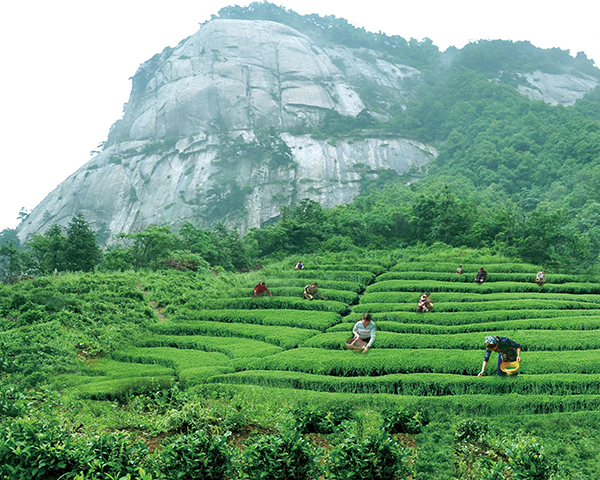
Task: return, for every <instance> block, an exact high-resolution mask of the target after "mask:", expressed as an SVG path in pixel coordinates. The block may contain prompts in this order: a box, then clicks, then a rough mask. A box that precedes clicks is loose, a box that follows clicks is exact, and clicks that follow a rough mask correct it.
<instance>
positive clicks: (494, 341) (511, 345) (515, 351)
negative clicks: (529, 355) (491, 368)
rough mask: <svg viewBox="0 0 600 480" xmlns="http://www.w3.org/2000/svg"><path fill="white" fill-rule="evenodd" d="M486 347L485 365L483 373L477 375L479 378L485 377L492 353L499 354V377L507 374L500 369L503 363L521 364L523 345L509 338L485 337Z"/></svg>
mask: <svg viewBox="0 0 600 480" xmlns="http://www.w3.org/2000/svg"><path fill="white" fill-rule="evenodd" d="M485 347H486V350H485V356H484V357H483V365H482V366H481V372H479V374H478V375H477V376H478V377H481V376H482V375H483V372H484V371H485V367H487V364H488V360H489V359H490V355H491V354H492V352H498V369H497V372H496V373H497V374H498V375H504V374H505V373H504V372H503V371H502V370H501V368H500V366H501V365H502V362H521V345H519V344H518V343H517V342H515V341H513V340H511V339H510V338H508V337H498V336H495V335H494V336H489V337H485Z"/></svg>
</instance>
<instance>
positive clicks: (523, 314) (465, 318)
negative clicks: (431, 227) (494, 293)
mask: <svg viewBox="0 0 600 480" xmlns="http://www.w3.org/2000/svg"><path fill="white" fill-rule="evenodd" d="M355 310H356V307H355ZM363 310H364V309H363ZM366 310H368V308H367V309H366ZM362 316H363V313H362V312H355V313H351V314H350V315H348V316H346V317H343V319H342V320H343V322H348V323H355V322H357V321H358V320H360V319H361V318H362ZM597 316H600V310H597V309H587V310H556V309H547V310H546V309H544V310H536V309H524V310H519V309H515V310H490V311H479V312H441V313H440V312H435V311H433V312H428V313H416V312H415V311H414V309H413V311H405V312H393V311H383V312H374V313H373V319H374V320H375V321H376V322H379V321H388V322H398V323H407V324H429V325H447V326H450V325H473V324H477V323H491V322H503V321H510V320H525V319H542V318H555V317H568V318H573V325H574V327H573V330H578V329H579V327H577V326H576V325H578V324H580V323H579V322H585V319H586V318H587V317H590V318H592V317H597Z"/></svg>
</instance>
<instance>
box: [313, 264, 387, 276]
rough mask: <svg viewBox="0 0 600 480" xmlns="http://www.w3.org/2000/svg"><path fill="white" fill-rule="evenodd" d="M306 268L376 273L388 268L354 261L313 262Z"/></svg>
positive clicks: (379, 273)
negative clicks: (344, 262) (350, 262)
mask: <svg viewBox="0 0 600 480" xmlns="http://www.w3.org/2000/svg"><path fill="white" fill-rule="evenodd" d="M304 270H307V271H309V272H312V271H316V272H318V271H323V270H324V271H329V272H335V271H338V272H370V273H372V274H374V275H381V274H382V273H383V272H385V271H386V268H385V267H383V266H382V265H376V264H361V263H352V264H346V265H344V264H312V263H310V262H309V263H308V264H306V265H305V266H304Z"/></svg>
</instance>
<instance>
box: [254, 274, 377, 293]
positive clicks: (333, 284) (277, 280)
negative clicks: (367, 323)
mask: <svg viewBox="0 0 600 480" xmlns="http://www.w3.org/2000/svg"><path fill="white" fill-rule="evenodd" d="M248 279H249V281H248V288H246V289H245V290H244V291H245V292H251V291H252V288H253V287H254V285H256V284H257V283H258V282H262V281H266V280H268V281H269V282H268V283H267V287H268V288H269V290H271V289H272V288H275V287H297V288H301V289H303V288H304V287H305V286H306V285H308V284H309V283H310V281H309V280H307V279H306V278H292V277H276V276H275V277H272V276H269V278H268V279H266V278H263V277H262V276H259V275H257V274H255V273H253V274H249V275H248ZM250 279H251V280H252V281H250ZM317 282H318V284H319V289H320V290H321V289H325V290H343V291H346V292H354V293H359V292H362V291H363V290H364V288H365V287H364V285H362V284H361V283H358V282H347V281H342V280H321V279H318V280H317Z"/></svg>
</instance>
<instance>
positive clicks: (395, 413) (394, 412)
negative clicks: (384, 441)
mask: <svg viewBox="0 0 600 480" xmlns="http://www.w3.org/2000/svg"><path fill="white" fill-rule="evenodd" d="M381 417H382V418H383V425H382V427H383V430H384V431H385V432H387V433H389V434H394V433H409V434H417V433H421V429H422V428H423V427H424V426H425V425H427V423H429V420H428V415H427V413H426V412H424V411H421V410H417V411H410V410H408V409H407V408H405V407H402V406H396V405H394V406H387V407H385V408H384V409H383V410H382V411H381Z"/></svg>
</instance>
